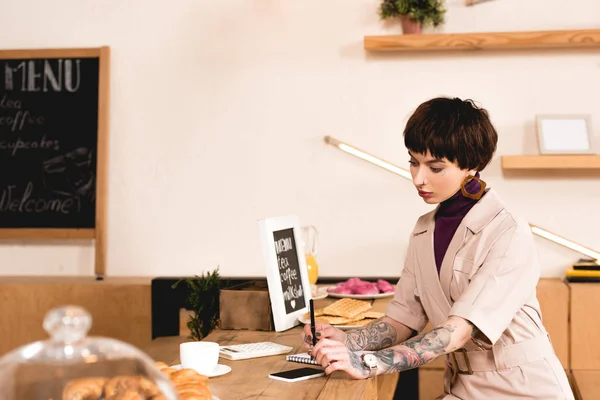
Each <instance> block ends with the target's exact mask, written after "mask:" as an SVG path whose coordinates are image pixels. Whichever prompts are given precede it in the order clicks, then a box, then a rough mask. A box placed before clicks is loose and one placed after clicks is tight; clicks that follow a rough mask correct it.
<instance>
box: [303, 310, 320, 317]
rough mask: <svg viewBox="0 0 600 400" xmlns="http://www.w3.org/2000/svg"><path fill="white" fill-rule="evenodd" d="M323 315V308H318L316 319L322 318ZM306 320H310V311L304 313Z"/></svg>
mask: <svg viewBox="0 0 600 400" xmlns="http://www.w3.org/2000/svg"><path fill="white" fill-rule="evenodd" d="M321 315H324V314H323V309H322V308H317V309H315V317H320V316H321ZM303 317H304V319H310V311H309V312H307V313H304V315H303Z"/></svg>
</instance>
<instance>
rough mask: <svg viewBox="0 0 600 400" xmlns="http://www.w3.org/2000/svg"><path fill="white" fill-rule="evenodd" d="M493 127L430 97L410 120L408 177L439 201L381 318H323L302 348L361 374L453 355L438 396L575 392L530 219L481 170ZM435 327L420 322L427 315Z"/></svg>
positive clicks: (492, 146) (480, 112)
mask: <svg viewBox="0 0 600 400" xmlns="http://www.w3.org/2000/svg"><path fill="white" fill-rule="evenodd" d="M497 141H498V135H497V133H496V130H495V129H494V127H493V125H492V123H491V121H490V119H489V116H488V113H487V111H486V110H484V109H481V108H478V107H476V106H475V105H474V104H473V103H472V102H471V101H463V100H460V99H457V98H454V99H450V98H435V99H432V100H430V101H427V102H425V103H423V104H421V105H420V106H419V107H418V108H417V110H416V111H415V112H414V114H413V115H412V116H411V118H410V119H409V121H408V122H407V125H406V128H405V131H404V143H405V145H406V148H407V149H408V150H409V151H408V154H409V156H410V171H411V175H412V179H413V183H414V185H415V187H416V189H417V191H418V193H419V195H420V196H421V197H422V198H423V200H424V201H425V202H426V203H428V204H438V206H437V207H436V208H435V209H434V210H433V211H431V212H429V213H427V214H425V215H423V216H422V217H420V218H419V220H418V221H417V223H416V225H415V227H414V229H413V231H412V233H411V235H410V240H409V247H408V252H407V257H406V260H405V264H404V270H403V272H402V275H401V277H400V280H399V281H398V284H397V285H396V289H395V294H394V299H393V300H392V301H391V302H390V304H389V306H388V308H387V311H386V316H385V317H383V318H381V319H379V320H377V321H374V322H372V323H370V324H369V325H367V326H365V327H363V328H360V329H355V330H351V331H347V332H343V331H341V330H339V329H337V328H333V327H332V326H331V325H328V324H321V323H319V324H317V328H316V330H317V333H316V336H317V339H318V342H317V344H316V345H315V346H314V347H312V346H311V343H312V337H311V336H310V327H309V326H306V327H305V329H304V340H305V346H306V347H307V348H309V349H311V354H312V355H313V357H314V358H315V359H316V360H317V361H318V362H319V364H321V365H322V366H323V367H325V372H326V373H327V374H330V373H331V372H333V371H336V370H343V371H346V372H347V373H348V374H349V375H350V376H351V377H353V378H356V379H362V378H367V377H369V376H374V375H379V374H385V373H393V372H399V371H404V370H408V369H411V368H416V367H419V366H421V365H423V364H425V363H428V362H430V361H432V360H434V359H436V358H438V357H441V356H445V357H446V370H445V378H444V387H445V395H444V396H442V397H440V398H443V399H465V400H466V399H488V398H490V399H494V400H500V399H511V400H513V399H516V398H526V399H573V398H574V396H573V393H572V391H571V388H570V387H569V383H568V380H567V377H566V374H565V371H564V369H563V367H562V366H561V364H560V361H559V360H558V358H557V357H556V355H555V354H554V349H553V347H552V344H551V342H550V339H549V337H548V334H547V332H546V329H545V328H544V325H543V324H542V317H541V312H540V306H539V303H538V300H537V297H536V285H537V282H538V279H539V272H540V268H539V263H538V260H537V256H536V252H535V245H534V242H533V237H532V234H531V230H530V228H529V225H528V223H527V222H525V221H522V220H520V219H517V218H516V217H515V216H514V215H513V214H512V213H511V212H510V211H509V210H507V209H506V208H505V207H504V205H503V204H502V201H501V199H500V198H499V196H498V195H497V194H496V192H495V191H494V190H493V189H487V188H486V184H485V182H483V181H482V180H480V179H479V172H480V171H482V170H483V169H484V168H485V167H486V165H487V164H488V163H489V162H490V160H491V159H492V156H493V154H494V152H495V150H496V143H497ZM428 321H429V322H431V325H432V326H433V327H434V328H433V329H431V330H429V331H427V332H423V333H422V334H420V335H418V336H414V335H415V334H416V332H421V331H422V330H423V329H424V328H425V325H426V324H427V322H428Z"/></svg>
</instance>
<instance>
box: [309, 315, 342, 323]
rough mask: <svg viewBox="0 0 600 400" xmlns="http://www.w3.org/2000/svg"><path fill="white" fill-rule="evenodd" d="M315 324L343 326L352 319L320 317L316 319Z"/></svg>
mask: <svg viewBox="0 0 600 400" xmlns="http://www.w3.org/2000/svg"><path fill="white" fill-rule="evenodd" d="M315 322H325V323H327V324H330V325H343V324H347V323H348V322H350V319H349V318H344V317H335V316H332V315H321V316H320V317H315Z"/></svg>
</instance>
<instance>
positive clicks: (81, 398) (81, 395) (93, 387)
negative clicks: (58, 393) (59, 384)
mask: <svg viewBox="0 0 600 400" xmlns="http://www.w3.org/2000/svg"><path fill="white" fill-rule="evenodd" d="M105 382H106V379H105V378H81V379H75V380H72V381H70V382H69V383H68V384H67V386H65V388H64V389H63V394H62V399H63V400H97V399H98V398H99V397H100V396H102V392H103V390H104V383H105Z"/></svg>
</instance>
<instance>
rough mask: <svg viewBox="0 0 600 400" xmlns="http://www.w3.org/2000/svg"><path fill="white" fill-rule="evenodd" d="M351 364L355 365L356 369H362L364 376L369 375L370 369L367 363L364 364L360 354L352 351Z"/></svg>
mask: <svg viewBox="0 0 600 400" xmlns="http://www.w3.org/2000/svg"><path fill="white" fill-rule="evenodd" d="M350 365H352V367H354V368H355V369H356V370H358V371H360V373H361V374H362V375H363V376H364V377H367V376H369V372H370V370H369V369H368V368H367V367H366V366H365V364H363V362H362V360H361V359H360V356H358V355H357V354H356V353H353V352H350Z"/></svg>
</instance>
